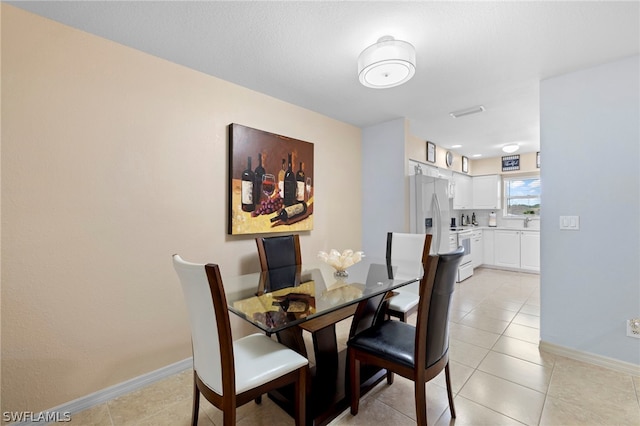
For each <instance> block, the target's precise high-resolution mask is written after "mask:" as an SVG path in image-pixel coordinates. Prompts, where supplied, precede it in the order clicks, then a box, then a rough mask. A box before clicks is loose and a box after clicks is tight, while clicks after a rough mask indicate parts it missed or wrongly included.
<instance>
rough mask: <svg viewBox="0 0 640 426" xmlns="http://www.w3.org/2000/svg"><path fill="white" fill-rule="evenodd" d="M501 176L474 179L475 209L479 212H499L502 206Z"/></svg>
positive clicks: (476, 177)
mask: <svg viewBox="0 0 640 426" xmlns="http://www.w3.org/2000/svg"><path fill="white" fill-rule="evenodd" d="M500 181H501V178H500V175H487V176H474V177H473V184H472V189H473V191H472V192H473V208H474V209H478V210H489V209H494V210H498V209H500V208H501V204H502V192H501V191H500Z"/></svg>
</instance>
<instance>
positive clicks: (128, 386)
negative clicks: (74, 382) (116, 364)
mask: <svg viewBox="0 0 640 426" xmlns="http://www.w3.org/2000/svg"><path fill="white" fill-rule="evenodd" d="M192 367H193V358H191V357H190V358H186V359H183V360H182V361H178V362H176V363H174V364H170V365H167V366H166V367H162V368H159V369H157V370H155V371H151V372H149V373H146V374H143V375H141V376H138V377H134V378H133V379H130V380H127V381H125V382H122V383H118V384H117V385H113V386H110V387H108V388H105V389H102V390H99V391H97V392H94V393H92V394H89V395H86V396H83V397H81V398H78V399H75V400H73V401H70V402H67V403H65V404H62V405H58V406H57V407H53V408H51V409H49V410H45V411H42V412H41V413H34V414H33V418H34V419H46V418H51V417H48V416H51V415H52V414H54V415H55V413H59V418H63V416H64V415H71V416H72V417H73V414H75V413H79V412H80V411H83V410H86V409H88V408H91V407H95V406H96V405H100V404H104V403H105V402H107V401H110V400H112V399H114V398H117V397H119V396H122V395H125V394H127V393H129V392H133V391H135V390H138V389H140V388H143V387H145V386H148V385H150V384H152V383H155V382H157V381H159V380H162V379H165V378H167V377H169V376H172V375H174V374H178V373H180V372H182V371H184V370H187V369H189V368H192ZM45 424H49V423H46V422H42V421H22V422H17V423H11V425H9V426H42V425H45Z"/></svg>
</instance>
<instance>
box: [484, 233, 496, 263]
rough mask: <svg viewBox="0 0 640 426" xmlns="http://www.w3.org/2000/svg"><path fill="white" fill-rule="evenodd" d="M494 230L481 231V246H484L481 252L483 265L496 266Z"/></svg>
mask: <svg viewBox="0 0 640 426" xmlns="http://www.w3.org/2000/svg"><path fill="white" fill-rule="evenodd" d="M495 235H496V231H495V229H483V230H482V245H483V246H484V250H483V253H482V254H483V261H484V262H483V263H484V264H485V265H489V266H493V265H495V264H496V261H495V256H494V252H495Z"/></svg>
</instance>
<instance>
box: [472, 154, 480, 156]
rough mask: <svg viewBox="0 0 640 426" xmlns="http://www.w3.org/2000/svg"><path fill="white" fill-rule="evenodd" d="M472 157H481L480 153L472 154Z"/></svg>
mask: <svg viewBox="0 0 640 426" xmlns="http://www.w3.org/2000/svg"><path fill="white" fill-rule="evenodd" d="M472 157H482V154H473V155H472Z"/></svg>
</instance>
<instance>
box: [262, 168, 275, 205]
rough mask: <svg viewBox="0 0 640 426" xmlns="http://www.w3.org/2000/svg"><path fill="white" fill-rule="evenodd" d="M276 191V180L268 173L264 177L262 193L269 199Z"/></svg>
mask: <svg viewBox="0 0 640 426" xmlns="http://www.w3.org/2000/svg"><path fill="white" fill-rule="evenodd" d="M275 189H276V178H275V176H273V175H272V174H271V173H266V174H265V175H263V176H262V192H264V195H266V196H267V199H268V198H270V197H271V195H272V194H273V191H274V190H275Z"/></svg>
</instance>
